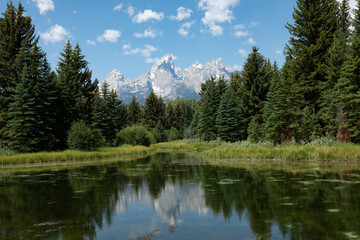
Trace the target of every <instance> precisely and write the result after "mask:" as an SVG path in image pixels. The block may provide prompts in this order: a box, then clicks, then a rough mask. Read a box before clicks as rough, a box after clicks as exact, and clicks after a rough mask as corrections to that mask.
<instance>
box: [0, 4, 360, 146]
mask: <svg viewBox="0 0 360 240" xmlns="http://www.w3.org/2000/svg"><path fill="white" fill-rule="evenodd" d="M359 7H360V0H358V2H357V8H356V9H355V10H354V18H353V19H352V18H351V14H350V8H349V1H348V0H343V1H341V2H340V3H339V2H338V1H336V0H314V1H306V0H298V1H297V6H296V8H295V9H294V13H293V18H294V23H293V24H287V25H286V28H287V29H288V30H289V32H290V34H291V37H290V40H289V42H288V44H287V45H286V47H285V50H284V54H285V55H286V61H285V64H284V65H283V67H282V68H281V69H279V68H278V66H277V64H276V63H271V62H270V60H268V59H266V58H265V57H264V56H263V55H262V54H261V53H260V52H259V49H258V48H256V47H253V51H252V53H250V54H249V56H248V58H247V60H246V62H245V64H244V66H243V70H242V71H241V72H240V73H234V74H233V75H232V76H231V80H230V81H226V80H225V79H224V78H219V79H215V78H211V79H209V80H208V81H206V82H205V83H204V84H202V86H201V91H200V93H199V94H200V96H201V100H200V101H199V102H197V101H196V100H190V99H176V100H172V101H164V100H163V99H162V98H161V96H156V94H154V93H153V92H151V93H150V94H149V96H148V97H147V99H146V102H145V104H144V105H142V104H139V103H138V102H137V100H136V98H135V97H134V98H133V99H132V101H131V102H130V103H129V104H127V105H125V104H123V103H122V102H121V101H120V100H119V99H118V98H117V95H116V92H114V91H113V90H110V89H109V85H108V84H107V83H103V84H102V87H101V89H99V87H98V85H99V84H98V80H96V79H95V80H92V73H91V71H90V69H89V67H88V62H87V61H86V60H85V56H84V55H83V54H82V52H81V49H80V47H79V45H78V44H76V45H75V46H72V44H71V43H70V42H69V41H68V42H67V43H66V44H65V47H64V49H63V51H62V52H61V53H60V56H61V57H60V58H59V62H58V64H57V68H56V72H53V71H51V68H50V66H49V64H48V62H47V60H46V54H45V53H44V52H43V51H42V50H41V48H40V47H39V45H38V41H39V37H38V36H36V34H35V28H34V26H33V25H32V23H31V18H30V17H29V16H25V15H24V9H23V7H22V5H21V4H20V3H19V5H18V7H17V8H16V7H14V5H13V4H12V2H10V3H8V4H7V9H6V11H5V13H3V17H1V18H0V147H2V148H4V147H9V148H11V149H13V150H16V151H20V152H31V151H43V150H57V149H65V148H67V147H71V148H95V147H97V146H102V145H109V146H113V145H117V144H121V143H131V144H143V145H148V144H150V143H154V142H162V141H168V140H175V139H181V138H184V137H185V138H198V139H202V140H205V141H211V140H215V139H221V140H224V141H230V142H234V141H241V140H250V141H253V142H260V141H272V142H273V143H275V144H280V143H282V142H284V141H293V140H295V141H297V142H308V141H311V139H312V138H315V137H321V136H329V137H333V138H337V139H339V140H340V141H342V142H348V141H352V142H355V143H358V142H360V91H359V90H360V9H359Z"/></svg>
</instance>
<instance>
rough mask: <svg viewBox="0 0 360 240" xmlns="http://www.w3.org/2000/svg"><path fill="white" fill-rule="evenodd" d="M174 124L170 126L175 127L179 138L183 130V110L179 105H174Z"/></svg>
mask: <svg viewBox="0 0 360 240" xmlns="http://www.w3.org/2000/svg"><path fill="white" fill-rule="evenodd" d="M174 119H175V121H174V124H173V125H172V126H173V127H175V128H176V129H177V130H178V131H179V134H180V135H181V136H183V134H184V128H185V114H184V110H183V108H182V107H181V105H180V104H176V106H175V109H174Z"/></svg>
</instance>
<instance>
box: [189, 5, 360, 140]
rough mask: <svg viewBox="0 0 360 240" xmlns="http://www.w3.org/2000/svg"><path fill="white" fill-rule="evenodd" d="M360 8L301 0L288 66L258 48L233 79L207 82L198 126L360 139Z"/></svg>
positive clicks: (236, 132) (212, 135)
mask: <svg viewBox="0 0 360 240" xmlns="http://www.w3.org/2000/svg"><path fill="white" fill-rule="evenodd" d="M359 7H360V1H357V8H356V9H355V10H354V19H351V15H350V8H349V1H348V0H343V1H341V2H340V3H338V2H337V1H335V0H314V1H307V0H298V1H297V6H296V8H295V9H294V13H293V18H294V23H293V24H287V25H286V28H287V29H288V30H289V32H290V34H291V37H290V40H289V42H288V44H287V45H286V47H285V50H284V54H285V55H286V62H285V64H284V65H283V67H282V69H278V67H277V65H276V63H274V64H271V63H270V61H269V60H267V59H266V58H265V57H264V56H262V55H261V54H260V53H259V51H258V49H257V48H255V47H254V48H253V52H252V53H250V54H249V56H248V58H247V60H246V62H245V64H244V66H243V70H242V72H241V73H240V74H234V75H233V76H232V77H231V81H230V83H226V82H225V81H224V80H222V79H219V80H218V81H216V80H214V79H210V80H208V81H207V82H206V83H205V84H203V86H202V91H201V93H200V95H201V101H200V111H199V112H198V113H197V114H196V116H195V117H194V121H193V123H192V124H191V126H192V130H191V132H194V133H196V134H197V136H199V137H201V138H202V139H204V140H214V139H216V138H219V137H220V138H221V139H223V140H226V141H238V140H246V139H248V140H251V141H256V142H258V141H264V140H268V141H272V142H274V143H275V144H279V143H281V142H284V141H291V140H295V141H297V142H308V141H311V139H312V138H314V137H321V136H329V137H334V138H338V140H340V141H341V142H348V141H352V142H355V143H359V142H360V91H359V90H360V10H359ZM196 134H195V135H196Z"/></svg>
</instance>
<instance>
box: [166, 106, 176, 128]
mask: <svg viewBox="0 0 360 240" xmlns="http://www.w3.org/2000/svg"><path fill="white" fill-rule="evenodd" d="M176 120H177V119H176V118H175V112H174V107H173V105H172V103H171V102H169V103H168V104H167V106H166V110H165V114H164V125H165V126H164V127H165V129H168V130H169V129H170V128H171V127H172V126H175V122H176Z"/></svg>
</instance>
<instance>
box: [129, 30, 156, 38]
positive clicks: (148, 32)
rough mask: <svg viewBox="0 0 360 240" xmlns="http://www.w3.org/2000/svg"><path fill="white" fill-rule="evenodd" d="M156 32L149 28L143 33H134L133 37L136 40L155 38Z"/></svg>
mask: <svg viewBox="0 0 360 240" xmlns="http://www.w3.org/2000/svg"><path fill="white" fill-rule="evenodd" d="M156 36H157V32H156V31H155V30H153V29H151V28H148V29H145V31H144V32H143V33H140V32H136V33H134V37H136V38H156Z"/></svg>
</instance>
